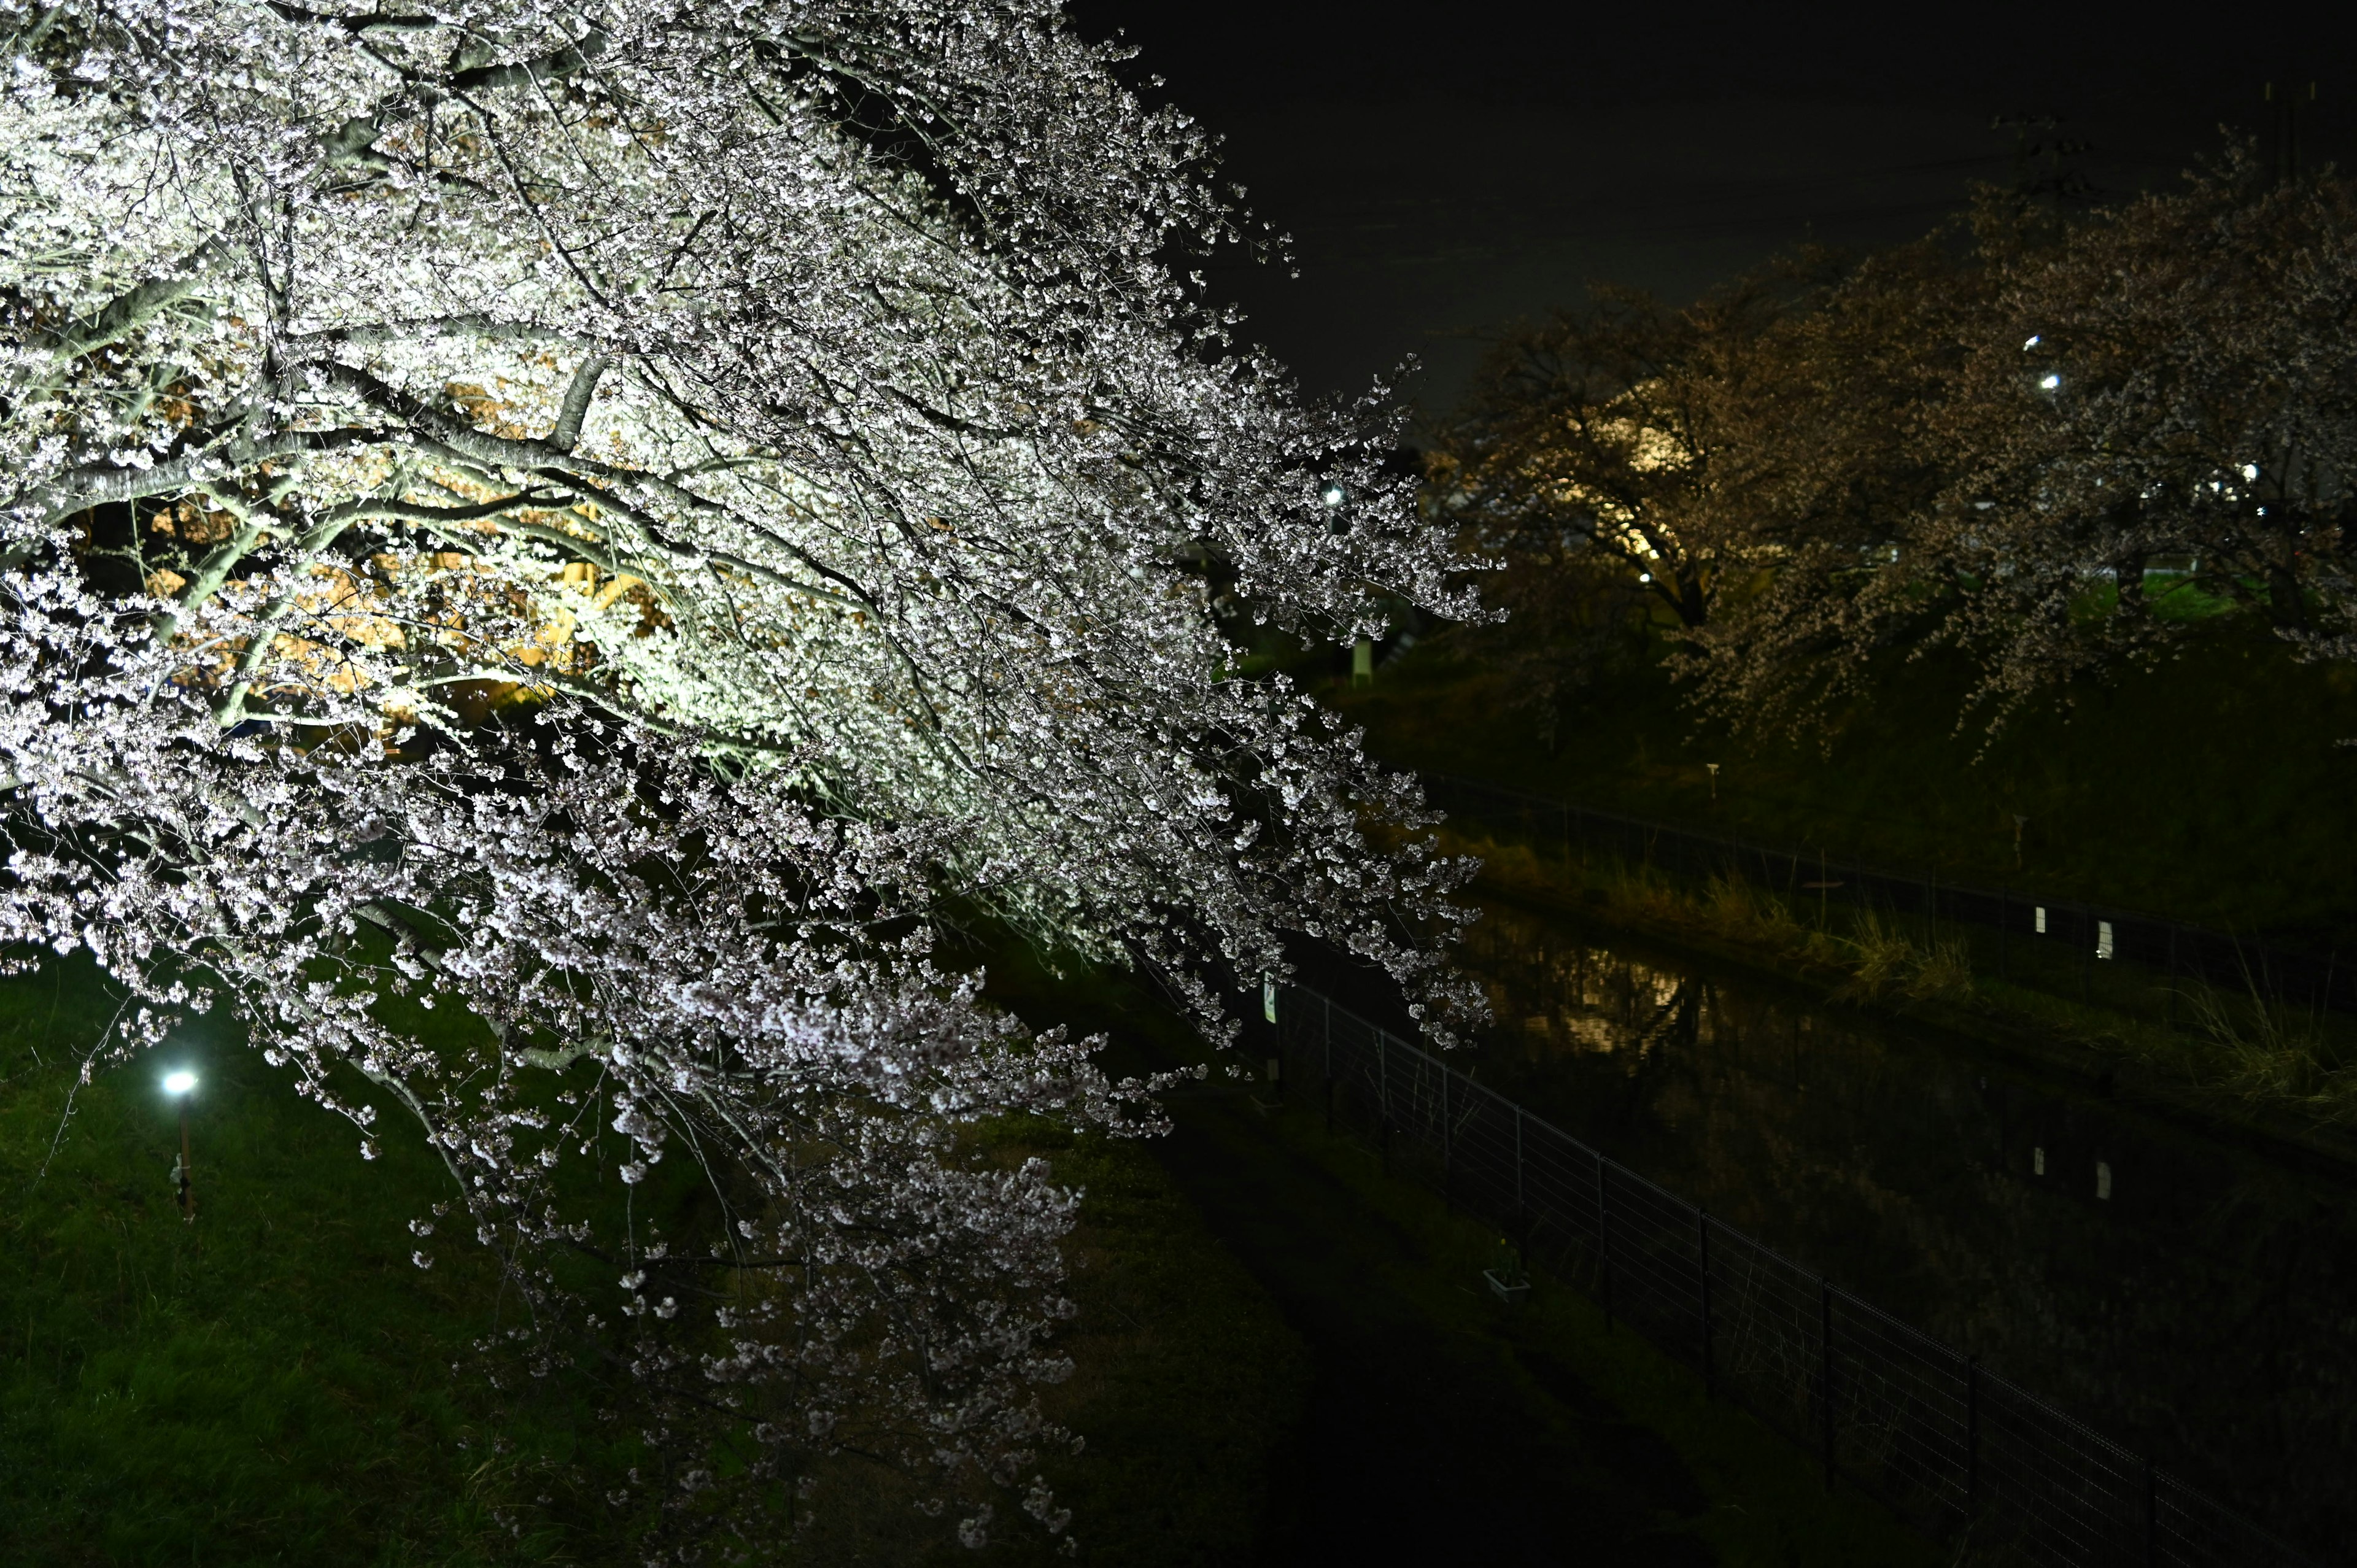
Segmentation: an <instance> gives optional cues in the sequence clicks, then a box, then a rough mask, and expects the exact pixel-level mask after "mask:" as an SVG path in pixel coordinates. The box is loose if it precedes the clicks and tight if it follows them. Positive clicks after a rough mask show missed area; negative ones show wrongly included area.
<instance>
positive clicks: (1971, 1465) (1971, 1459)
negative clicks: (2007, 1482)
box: [1964, 1356, 1981, 1530]
mask: <svg viewBox="0 0 2357 1568" xmlns="http://www.w3.org/2000/svg"><path fill="white" fill-rule="evenodd" d="M1980 1511H1981V1359H1980V1358H1979V1357H1978V1356H1967V1357H1965V1358H1964V1526H1965V1528H1966V1529H1968V1530H1969V1529H1970V1528H1971V1527H1972V1522H1973V1520H1975V1519H1977V1518H1979V1517H1980Z"/></svg>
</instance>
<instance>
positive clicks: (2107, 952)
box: [2095, 920, 2112, 958]
mask: <svg viewBox="0 0 2357 1568" xmlns="http://www.w3.org/2000/svg"><path fill="white" fill-rule="evenodd" d="M2095 956H2096V957H2097V958H2109V957H2111V956H2112V923H2111V922H2110V921H2109V920H2098V921H2096V922H2095Z"/></svg>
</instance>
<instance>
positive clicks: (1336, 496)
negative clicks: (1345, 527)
mask: <svg viewBox="0 0 2357 1568" xmlns="http://www.w3.org/2000/svg"><path fill="white" fill-rule="evenodd" d="M1318 499H1319V500H1321V501H1324V502H1325V503H1326V504H1327V505H1328V506H1340V505H1341V504H1342V503H1343V502H1344V501H1346V500H1348V499H1351V492H1350V491H1348V490H1346V489H1343V488H1342V486H1341V484H1340V481H1339V480H1335V479H1329V480H1327V481H1326V488H1325V489H1322V490H1319V491H1318Z"/></svg>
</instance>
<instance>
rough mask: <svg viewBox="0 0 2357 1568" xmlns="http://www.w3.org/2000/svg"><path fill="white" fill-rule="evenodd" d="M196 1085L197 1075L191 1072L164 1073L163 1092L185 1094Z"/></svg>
mask: <svg viewBox="0 0 2357 1568" xmlns="http://www.w3.org/2000/svg"><path fill="white" fill-rule="evenodd" d="M196 1087H197V1075H196V1074H195V1073H192V1072H167V1073H166V1074H165V1075H164V1092H165V1093H167V1094H187V1093H188V1092H189V1091H190V1090H194V1089H195V1088H196Z"/></svg>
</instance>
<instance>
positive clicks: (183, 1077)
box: [164, 1071, 197, 1225]
mask: <svg viewBox="0 0 2357 1568" xmlns="http://www.w3.org/2000/svg"><path fill="white" fill-rule="evenodd" d="M196 1089H197V1075H196V1074H195V1073H192V1072H186V1071H182V1072H167V1073H166V1074H165V1075H164V1092H165V1093H167V1094H168V1095H170V1096H172V1098H173V1099H175V1100H177V1101H179V1102H180V1158H179V1161H178V1164H176V1165H173V1167H172V1185H173V1186H174V1187H177V1188H178V1189H179V1194H180V1218H181V1219H184V1220H186V1221H188V1223H189V1224H191V1225H193V1224H195V1223H196V1222H197V1195H196V1192H195V1191H194V1189H193V1188H191V1187H190V1186H189V1185H188V1184H189V1176H190V1161H189V1159H188V1096H189V1095H191V1094H193V1093H195V1092H196Z"/></svg>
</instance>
